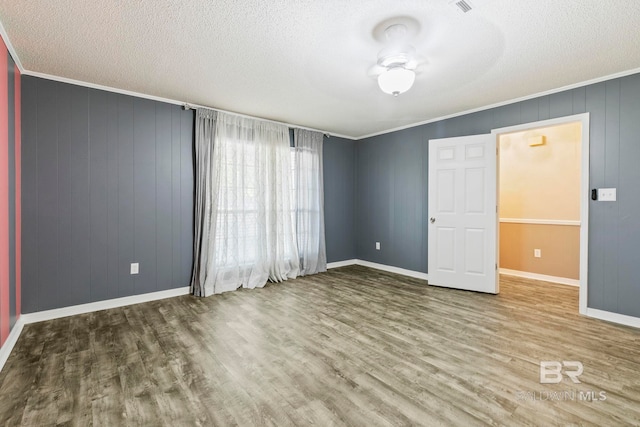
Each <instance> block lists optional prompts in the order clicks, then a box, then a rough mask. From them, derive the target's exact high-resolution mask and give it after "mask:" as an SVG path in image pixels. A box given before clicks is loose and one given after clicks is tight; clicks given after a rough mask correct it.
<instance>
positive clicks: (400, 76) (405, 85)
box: [378, 67, 416, 96]
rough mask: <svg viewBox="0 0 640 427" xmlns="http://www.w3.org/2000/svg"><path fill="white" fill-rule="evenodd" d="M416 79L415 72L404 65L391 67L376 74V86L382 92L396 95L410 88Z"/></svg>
mask: <svg viewBox="0 0 640 427" xmlns="http://www.w3.org/2000/svg"><path fill="white" fill-rule="evenodd" d="M415 80H416V73H415V72H414V71H413V70H407V69H406V68H404V67H393V68H389V69H388V70H385V71H383V72H382V73H381V74H380V75H379V76H378V86H380V89H381V90H382V91H383V92H384V93H388V94H389V95H393V96H398V95H400V94H401V93H404V92H406V91H408V90H409V89H411V86H413V82H415Z"/></svg>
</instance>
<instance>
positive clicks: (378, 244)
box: [376, 242, 380, 251]
mask: <svg viewBox="0 0 640 427" xmlns="http://www.w3.org/2000/svg"><path fill="white" fill-rule="evenodd" d="M376 250H377V251H379V250H380V242H376Z"/></svg>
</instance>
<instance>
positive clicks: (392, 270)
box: [356, 259, 429, 280]
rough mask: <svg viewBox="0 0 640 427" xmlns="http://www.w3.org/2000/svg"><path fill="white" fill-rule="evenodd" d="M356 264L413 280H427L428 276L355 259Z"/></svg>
mask: <svg viewBox="0 0 640 427" xmlns="http://www.w3.org/2000/svg"><path fill="white" fill-rule="evenodd" d="M356 264H357V265H361V266H363V267H369V268H375V269H376V270H382V271H388V272H389V273H396V274H401V275H403V276H408V277H413V278H415V279H422V280H429V276H428V275H427V273H422V272H420V271H413V270H406V269H404V268H399V267H392V266H390V265H385V264H378V263H375V262H370V261H363V260H361V259H357V260H356Z"/></svg>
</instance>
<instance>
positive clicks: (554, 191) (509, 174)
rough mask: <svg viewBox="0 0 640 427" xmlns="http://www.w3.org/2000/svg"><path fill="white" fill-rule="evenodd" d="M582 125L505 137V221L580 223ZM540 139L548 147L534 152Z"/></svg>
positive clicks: (502, 174) (502, 165)
mask: <svg viewBox="0 0 640 427" xmlns="http://www.w3.org/2000/svg"><path fill="white" fill-rule="evenodd" d="M581 126H582V125H581V124H580V123H570V124H566V125H561V126H555V127H551V128H542V129H536V130H533V131H526V132H518V133H512V134H507V135H502V136H501V137H500V218H531V219H564V220H579V219H580V143H581ZM539 136H544V137H545V140H546V142H545V144H544V145H540V146H535V147H530V146H529V143H528V141H529V139H530V138H533V139H535V138H536V137H539Z"/></svg>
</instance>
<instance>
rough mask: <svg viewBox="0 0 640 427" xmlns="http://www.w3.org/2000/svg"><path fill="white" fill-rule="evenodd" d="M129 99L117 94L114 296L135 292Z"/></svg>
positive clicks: (132, 118)
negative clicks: (116, 198)
mask: <svg viewBox="0 0 640 427" xmlns="http://www.w3.org/2000/svg"><path fill="white" fill-rule="evenodd" d="M133 101H134V98H131V97H124V96H119V97H118V144H117V146H118V187H117V192H118V282H117V283H118V296H120V297H123V296H127V295H131V294H132V293H135V288H134V276H132V275H131V274H130V273H129V272H130V263H132V262H136V260H135V257H134V241H135V236H134V232H133V230H134V192H133V190H134V186H133V170H134V165H133V122H134V120H135V117H134V112H133Z"/></svg>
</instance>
